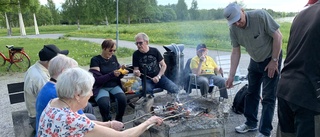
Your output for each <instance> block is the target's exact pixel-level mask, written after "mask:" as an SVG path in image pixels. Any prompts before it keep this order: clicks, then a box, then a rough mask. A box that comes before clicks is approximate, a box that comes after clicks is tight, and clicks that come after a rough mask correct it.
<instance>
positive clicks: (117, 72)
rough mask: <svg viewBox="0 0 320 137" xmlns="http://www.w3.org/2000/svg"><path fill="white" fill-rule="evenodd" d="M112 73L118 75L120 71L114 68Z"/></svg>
mask: <svg viewBox="0 0 320 137" xmlns="http://www.w3.org/2000/svg"><path fill="white" fill-rule="evenodd" d="M113 74H114V75H115V76H116V77H119V76H120V74H121V72H120V71H119V70H115V71H113Z"/></svg>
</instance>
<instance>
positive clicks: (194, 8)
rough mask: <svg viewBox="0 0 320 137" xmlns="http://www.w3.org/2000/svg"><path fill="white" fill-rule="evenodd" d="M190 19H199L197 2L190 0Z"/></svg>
mask: <svg viewBox="0 0 320 137" xmlns="http://www.w3.org/2000/svg"><path fill="white" fill-rule="evenodd" d="M189 13H190V17H191V19H192V20H197V19H198V18H199V15H200V13H199V10H198V2H197V0H192V2H191V7H190V9H189Z"/></svg>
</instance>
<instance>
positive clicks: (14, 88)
mask: <svg viewBox="0 0 320 137" xmlns="http://www.w3.org/2000/svg"><path fill="white" fill-rule="evenodd" d="M23 86H24V82H18V83H11V84H7V88H8V94H9V100H10V104H16V103H21V102H24V90H23ZM11 115H12V121H13V128H14V133H15V136H16V137H33V136H35V132H34V130H33V128H32V127H31V126H30V125H29V116H28V111H27V110H20V111H14V112H11Z"/></svg>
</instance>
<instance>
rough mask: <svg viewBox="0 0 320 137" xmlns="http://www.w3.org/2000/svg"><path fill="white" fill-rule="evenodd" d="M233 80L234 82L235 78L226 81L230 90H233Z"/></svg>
mask: <svg viewBox="0 0 320 137" xmlns="http://www.w3.org/2000/svg"><path fill="white" fill-rule="evenodd" d="M233 80H234V77H230V76H229V77H228V79H227V81H226V88H227V89H229V88H232V87H233Z"/></svg>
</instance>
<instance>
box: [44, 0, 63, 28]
mask: <svg viewBox="0 0 320 137" xmlns="http://www.w3.org/2000/svg"><path fill="white" fill-rule="evenodd" d="M46 7H47V8H48V9H49V10H50V12H51V24H60V20H61V16H60V14H59V11H58V9H57V8H56V5H55V3H54V2H53V1H52V0H47V4H46Z"/></svg>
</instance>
